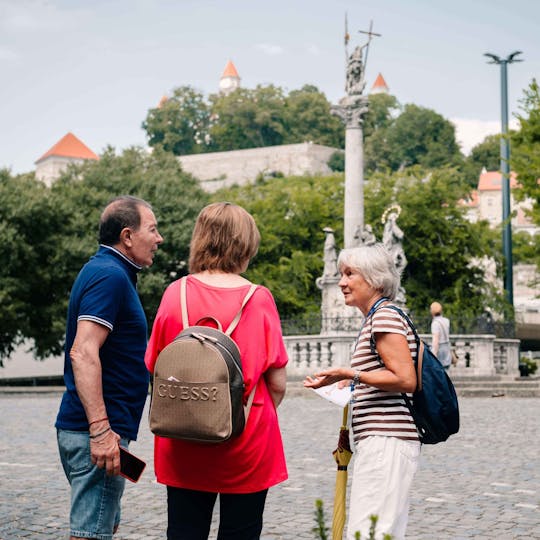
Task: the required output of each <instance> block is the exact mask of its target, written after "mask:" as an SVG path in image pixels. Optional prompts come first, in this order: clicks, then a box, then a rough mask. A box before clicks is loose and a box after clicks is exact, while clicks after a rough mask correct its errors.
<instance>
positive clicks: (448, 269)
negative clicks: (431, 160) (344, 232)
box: [365, 167, 502, 318]
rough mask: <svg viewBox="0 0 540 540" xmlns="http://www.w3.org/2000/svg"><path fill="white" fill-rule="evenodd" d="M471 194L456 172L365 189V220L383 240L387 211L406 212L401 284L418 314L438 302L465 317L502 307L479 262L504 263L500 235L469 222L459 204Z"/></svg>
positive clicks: (380, 178) (384, 177) (399, 176)
mask: <svg viewBox="0 0 540 540" xmlns="http://www.w3.org/2000/svg"><path fill="white" fill-rule="evenodd" d="M468 190H469V188H468V186H467V185H466V184H465V183H464V182H463V181H462V180H461V175H460V174H458V173H457V172H456V170H455V169H453V168H442V169H437V170H432V171H430V172H427V171H426V170H422V169H421V168H419V167H416V168H412V169H408V170H406V171H403V172H396V173H393V174H390V175H388V174H377V175H374V176H373V177H372V178H371V179H370V181H369V182H368V184H367V186H366V193H365V197H366V221H367V222H371V223H372V226H373V229H374V231H375V232H376V235H377V237H378V238H382V231H383V224H382V223H381V221H380V218H381V215H382V213H383V211H384V209H385V208H387V207H388V206H389V205H390V204H392V203H397V204H398V205H399V206H400V207H401V209H402V210H401V214H400V217H399V220H398V224H399V226H400V228H401V229H402V230H403V232H404V235H405V236H404V242H403V248H404V250H405V254H406V257H407V260H408V264H407V267H406V268H405V271H404V275H403V276H402V280H403V285H404V287H405V289H406V292H407V304H408V306H409V308H410V309H411V310H412V311H413V312H415V313H417V314H419V313H425V312H426V309H427V307H428V306H429V304H430V303H431V302H433V301H434V300H437V301H439V302H441V303H443V304H444V305H445V311H446V312H447V313H448V314H450V315H453V316H457V317H460V318H463V317H474V316H478V315H480V314H481V313H482V312H483V311H484V310H485V309H487V308H492V309H495V310H497V311H498V310H500V308H501V301H502V297H501V296H500V295H499V294H498V293H497V292H496V291H495V290H493V289H492V288H491V287H489V285H488V284H486V283H485V280H484V271H483V269H482V268H480V267H479V264H478V263H477V262H475V261H478V260H480V259H481V258H482V257H484V256H487V257H493V258H494V259H496V260H499V259H500V256H499V253H500V250H498V249H497V242H496V238H497V235H496V233H495V232H493V231H492V230H490V229H489V226H488V223H487V222H478V223H471V222H470V221H468V219H467V218H466V215H465V213H466V210H465V208H464V207H462V206H461V205H460V204H458V201H459V200H460V199H462V198H464V196H465V195H466V194H467V193H468Z"/></svg>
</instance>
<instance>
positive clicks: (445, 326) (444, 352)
mask: <svg viewBox="0 0 540 540" xmlns="http://www.w3.org/2000/svg"><path fill="white" fill-rule="evenodd" d="M429 310H430V312H431V316H432V317H433V319H432V320H431V350H432V351H433V354H435V356H436V357H437V358H438V359H439V361H440V363H441V364H442V365H443V367H444V369H448V368H449V367H450V366H451V365H452V354H451V348H450V321H449V320H448V319H447V318H446V317H443V314H442V312H443V308H442V306H441V304H439V302H433V303H432V304H431V306H429Z"/></svg>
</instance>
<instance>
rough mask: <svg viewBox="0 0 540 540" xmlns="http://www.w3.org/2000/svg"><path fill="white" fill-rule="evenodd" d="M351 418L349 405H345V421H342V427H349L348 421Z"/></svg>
mask: <svg viewBox="0 0 540 540" xmlns="http://www.w3.org/2000/svg"><path fill="white" fill-rule="evenodd" d="M348 420H349V405H348V404H347V405H345V407H344V408H343V421H342V426H341V428H342V429H347V422H348Z"/></svg>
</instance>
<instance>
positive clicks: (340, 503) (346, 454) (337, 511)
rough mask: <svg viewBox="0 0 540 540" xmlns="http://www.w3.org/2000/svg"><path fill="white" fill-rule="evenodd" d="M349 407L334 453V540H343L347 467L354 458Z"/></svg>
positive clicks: (346, 408) (344, 411)
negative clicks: (348, 424)
mask: <svg viewBox="0 0 540 540" xmlns="http://www.w3.org/2000/svg"><path fill="white" fill-rule="evenodd" d="M348 413H349V406H348V405H347V406H346V407H345V408H344V409H343V422H342V426H341V428H340V430H339V441H338V447H337V448H336V449H335V450H334V452H332V454H333V456H334V459H335V460H336V463H337V475H336V491H335V494H334V515H333V518H332V540H342V538H343V528H344V527H345V513H346V509H345V504H346V498H347V465H349V461H351V458H352V450H351V443H350V441H349V429H348V428H347V417H348Z"/></svg>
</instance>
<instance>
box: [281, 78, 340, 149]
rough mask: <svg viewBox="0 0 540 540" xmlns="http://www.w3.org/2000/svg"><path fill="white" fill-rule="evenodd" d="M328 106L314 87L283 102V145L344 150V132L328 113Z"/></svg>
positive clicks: (305, 87)
mask: <svg viewBox="0 0 540 540" xmlns="http://www.w3.org/2000/svg"><path fill="white" fill-rule="evenodd" d="M330 107H331V104H330V102H329V101H328V100H327V99H326V96H325V95H324V94H323V93H322V92H320V91H319V90H318V89H317V88H316V87H315V86H311V85H305V86H303V87H302V88H301V89H300V90H293V91H291V92H290V93H289V95H288V96H287V97H286V98H285V104H284V122H285V125H286V126H287V131H286V135H285V138H284V141H283V142H284V143H285V144H295V143H302V142H305V141H311V142H313V143H315V144H323V145H326V146H333V147H335V148H343V145H344V142H345V129H344V128H343V124H342V122H341V120H340V119H339V118H338V117H337V116H334V115H332V113H331V112H330Z"/></svg>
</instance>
